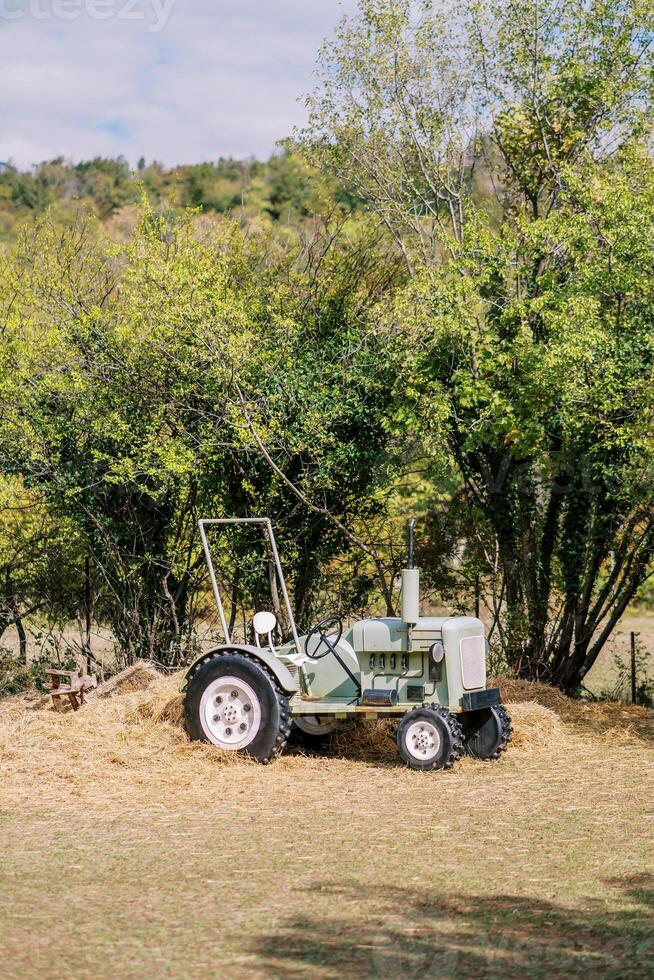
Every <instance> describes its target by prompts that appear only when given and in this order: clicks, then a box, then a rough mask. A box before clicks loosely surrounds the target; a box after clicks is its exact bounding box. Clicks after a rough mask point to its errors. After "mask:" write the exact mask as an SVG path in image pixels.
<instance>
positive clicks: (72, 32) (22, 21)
mask: <svg viewBox="0 0 654 980" xmlns="http://www.w3.org/2000/svg"><path fill="white" fill-rule="evenodd" d="M54 3H58V4H60V5H61V7H60V8H56V7H53V4H54ZM169 3H170V0H0V84H1V85H2V91H3V95H4V98H3V111H2V115H1V117H0V160H8V159H11V160H13V161H14V162H15V163H16V164H17V165H19V166H21V167H27V166H30V165H31V164H33V163H37V162H39V161H41V160H46V159H51V158H52V157H54V156H57V155H63V156H66V157H71V158H73V159H76V160H79V159H86V158H89V157H92V156H96V155H103V156H116V155H118V154H123V155H124V156H125V157H127V159H128V160H130V162H132V163H134V162H135V161H136V160H137V159H138V158H139V157H140V156H141V155H143V156H145V157H146V158H147V159H149V160H152V159H158V160H161V161H162V162H164V163H166V164H169V165H170V164H175V163H184V162H193V161H197V160H206V159H215V158H217V157H218V156H221V155H223V156H228V155H233V156H238V157H243V156H248V155H251V154H252V155H255V156H259V157H263V156H267V155H268V154H269V153H270V152H271V151H272V150H273V149H274V145H275V143H276V141H277V140H279V139H282V138H283V137H285V136H288V135H289V134H290V132H291V130H292V128H293V126H294V125H295V124H297V123H299V122H301V121H302V119H303V108H302V105H301V103H299V102H298V97H299V96H301V95H303V94H304V93H305V92H306V91H307V90H308V89H310V88H311V84H312V83H311V71H312V68H313V66H314V62H315V56H316V52H317V49H318V46H319V44H320V42H321V41H322V39H323V38H324V37H325V36H326V35H329V34H330V33H331V32H332V30H333V28H334V26H335V24H336V23H337V21H338V19H339V18H340V16H341V14H342V12H343V10H346V11H351V10H352V9H354V7H355V0H343V3H338V2H337V0H174V3H173V6H172V9H171V12H170V16H169V18H168V20H167V22H166V25H165V27H164V29H163V30H161V31H159V32H156V31H153V30H152V29H151V28H153V27H154V26H156V25H157V23H158V22H159V19H161V14H160V13H157V11H159V12H161V11H165V10H166V5H167V4H169ZM89 4H92V5H93V6H92V7H89V6H88V5H89ZM126 4H129V7H127V6H126ZM66 5H68V6H66ZM103 5H104V6H103ZM153 5H156V6H153ZM57 9H59V10H63V11H65V12H68V13H69V14H70V13H73V12H75V11H77V14H78V16H77V19H75V20H62V19H61V18H59V17H55V16H53V12H54V10H57ZM121 10H122V12H123V13H124V12H125V11H129V12H131V13H132V15H136V14H140V15H141V19H138V20H137V19H125V18H124V17H119V16H117V15H118V13H119V12H120V11H121ZM12 11H16V12H17V13H19V14H20V16H18V17H15V19H3V13H4V14H5V15H6V14H11V12H12ZM36 11H39V12H40V17H41V19H39V18H37V17H36V16H35V15H34V13H35V12H36ZM89 11H91V12H93V11H101V12H103V13H105V14H106V13H111V17H109V18H108V19H106V20H98V19H94V17H91V16H89ZM47 14H49V15H50V16H49V17H47V18H46V17H45V16H44V15H47Z"/></svg>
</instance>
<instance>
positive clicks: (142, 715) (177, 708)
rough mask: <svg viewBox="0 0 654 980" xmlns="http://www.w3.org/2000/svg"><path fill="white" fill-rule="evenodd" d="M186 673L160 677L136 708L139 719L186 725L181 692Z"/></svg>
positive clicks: (181, 672)
mask: <svg viewBox="0 0 654 980" xmlns="http://www.w3.org/2000/svg"><path fill="white" fill-rule="evenodd" d="M183 678H184V672H183V671H180V672H179V673H177V674H172V675H169V676H168V677H162V676H161V675H158V676H157V678H156V679H155V682H154V683H153V684H151V685H150V687H149V688H148V691H147V694H146V696H145V697H143V698H142V699H141V700H139V702H138V704H137V705H136V707H135V709H134V710H135V713H136V717H137V719H149V720H151V721H166V722H169V723H170V724H171V725H180V726H182V725H183V724H184V695H183V694H182V693H181V691H180V687H181V684H182V680H183Z"/></svg>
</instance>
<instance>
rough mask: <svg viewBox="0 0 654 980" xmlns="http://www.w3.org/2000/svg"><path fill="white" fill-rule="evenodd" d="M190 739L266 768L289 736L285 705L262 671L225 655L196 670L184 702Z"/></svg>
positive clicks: (259, 666) (269, 676) (245, 657)
mask: <svg viewBox="0 0 654 980" xmlns="http://www.w3.org/2000/svg"><path fill="white" fill-rule="evenodd" d="M184 717H185V720H186V728H187V731H188V733H189V735H190V736H191V738H192V739H197V740H199V741H202V742H212V743H213V744H214V745H217V746H218V748H220V749H224V750H225V751H228V752H242V753H243V754H245V755H249V756H251V757H252V758H254V759H257V760H258V761H259V762H270V760H271V759H272V758H274V757H275V756H276V755H279V753H280V752H281V751H282V749H283V748H284V746H285V745H286V742H287V740H288V736H289V732H290V730H291V723H290V712H289V707H288V700H287V698H286V695H285V694H284V693H283V691H281V690H280V688H279V686H278V685H277V682H276V680H275V678H274V677H273V676H272V674H270V673H269V672H268V670H267V669H266V667H265V666H264V665H263V664H262V663H260V662H258V661H257V660H255V659H254V658H252V657H249V656H248V655H246V654H242V653H226V654H220V655H216V656H214V657H212V658H211V659H210V660H206V661H205V662H204V663H202V664H200V665H199V666H198V667H197V669H196V670H195V671H194V672H193V674H192V675H191V677H190V679H189V682H188V687H187V689H186V698H185V701H184Z"/></svg>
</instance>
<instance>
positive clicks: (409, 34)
mask: <svg viewBox="0 0 654 980" xmlns="http://www.w3.org/2000/svg"><path fill="white" fill-rule="evenodd" d="M652 23H654V6H653V5H652V3H651V2H650V0H627V2H622V0H602V2H595V0H573V2H571V3H568V4H559V3H556V2H554V0H516V2H507V3H502V4H500V5H497V4H492V3H489V2H485V0H481V2H475V3H464V4H461V5H457V7H456V8H455V9H454V8H451V7H449V6H448V7H445V5H441V4H438V5H435V4H432V3H430V2H427V0H424V2H411V0H362V2H361V3H360V8H359V14H358V16H357V17H355V18H354V19H349V20H348V19H345V20H344V21H343V23H342V24H341V27H340V29H339V31H338V33H337V37H336V39H335V41H334V42H331V43H329V44H327V45H326V46H325V48H324V49H323V52H322V57H321V62H320V74H321V79H320V84H319V87H318V89H317V90H316V92H315V93H314V94H313V95H312V96H311V97H310V98H309V100H308V104H309V109H310V122H309V125H308V127H307V128H306V130H305V131H304V132H303V133H302V134H301V141H302V143H303V146H304V151H305V153H306V155H307V157H308V158H309V159H310V160H311V161H312V162H313V163H314V164H316V165H318V166H320V167H322V168H323V169H324V170H325V171H326V172H327V173H330V174H332V175H334V176H335V177H336V178H337V179H338V180H339V181H342V182H343V183H345V184H346V186H350V187H351V188H352V189H353V190H354V191H355V192H356V193H357V194H358V195H360V196H361V197H362V198H363V199H364V200H365V201H366V202H367V206H368V208H369V209H370V210H371V211H372V212H373V213H374V214H375V215H376V216H377V217H378V220H379V221H380V222H381V223H382V224H383V226H384V227H385V228H386V230H387V232H388V233H389V234H390V236H391V237H392V239H393V241H394V243H395V245H396V247H397V249H398V251H399V252H400V254H401V255H402V256H403V259H404V262H405V265H406V269H407V273H408V275H409V277H410V282H409V284H408V286H407V287H406V289H405V290H404V292H403V294H402V295H399V296H398V297H397V300H396V303H395V305H394V308H393V311H392V312H391V313H390V314H389V313H388V312H386V311H381V312H380V314H379V316H380V320H381V322H382V323H383V324H384V325H385V329H386V333H387V337H388V356H389V357H391V358H393V359H395V361H396V363H397V364H398V369H397V375H398V377H400V378H401V379H402V384H401V385H400V386H399V387H398V389H397V396H398V398H397V406H396V417H395V425H396V427H397V429H398V430H402V429H404V430H405V431H406V430H408V431H412V432H413V433H414V434H416V435H418V436H421V435H422V434H423V433H424V435H425V451H426V452H428V453H433V454H434V459H435V460H437V461H438V462H437V463H435V465H434V467H433V472H434V475H435V476H436V478H437V479H440V480H441V485H442V477H441V476H440V472H439V471H440V470H442V467H443V465H444V460H443V456H442V453H443V452H445V453H446V454H448V456H449V465H450V466H451V467H454V468H455V469H456V472H457V473H458V475H459V478H460V480H461V481H462V492H463V494H464V496H465V498H466V500H467V502H468V506H469V508H470V509H471V513H473V514H474V515H475V522H476V525H477V529H478V532H479V534H480V535H481V538H482V540H481V546H480V547H479V548H476V547H469V548H468V553H469V554H473V553H476V559H475V560H476V561H477V562H479V561H481V562H482V571H483V572H484V575H485V578H486V581H487V584H488V587H489V589H491V591H492V593H493V597H494V604H495V611H496V616H495V623H494V625H495V627H496V628H497V629H498V630H499V631H500V633H501V636H502V640H503V646H504V650H505V653H506V656H507V659H508V661H509V663H510V664H511V666H512V667H513V668H514V669H515V670H516V671H517V672H518V673H519V674H521V675H523V676H529V677H540V678H544V679H548V680H551V681H554V682H555V683H558V684H560V685H561V686H562V687H564V688H565V689H566V690H573V689H575V688H576V687H577V686H578V684H579V683H580V682H581V680H582V679H583V677H584V676H585V674H586V672H587V671H588V669H589V668H590V667H591V666H592V664H593V662H594V660H595V659H596V657H597V654H598V653H599V651H600V649H601V648H602V645H603V644H604V642H605V641H606V639H607V637H608V635H609V634H610V632H611V630H612V629H613V627H614V626H615V624H616V623H617V621H618V619H619V617H620V615H621V614H622V613H623V612H624V610H625V608H626V606H627V603H628V602H629V601H630V599H631V598H632V597H633V595H634V594H635V592H636V591H637V589H638V587H639V586H640V585H641V583H642V582H643V580H644V579H645V578H646V576H647V575H648V574H649V570H650V567H651V560H652V555H653V551H654V508H653V506H652V500H653V491H654V485H653V483H652V469H651V462H652V460H651V454H652V448H653V444H652V440H651V413H652V377H651V372H652V354H653V349H652V331H651V325H652V316H653V314H654V305H653V296H652V291H651V269H652V260H653V258H654V253H652V245H651V242H652V230H653V226H652V221H653V220H654V198H653V197H652V189H653V187H654V183H653V173H652V163H651V159H650V157H649V155H648V153H647V150H646V141H647V138H648V136H649V134H650V133H651V127H652V121H653V113H652V107H653V95H654V58H653V44H654V35H653V33H652ZM406 379H408V383H407V380H406ZM407 394H408V395H409V397H408V398H407V397H406V395H407ZM434 418H436V419H438V420H442V423H443V424H442V425H441V426H440V429H439V431H436V432H434V425H433V421H434ZM439 434H440V438H439ZM446 465H447V464H446ZM469 533H470V531H468V534H469ZM470 544H471V542H470V540H469V541H468V545H470Z"/></svg>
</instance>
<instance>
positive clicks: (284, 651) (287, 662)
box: [185, 518, 511, 770]
mask: <svg viewBox="0 0 654 980" xmlns="http://www.w3.org/2000/svg"><path fill="white" fill-rule="evenodd" d="M228 524H232V525H233V524H259V525H261V527H262V529H263V531H264V534H265V535H266V538H267V553H268V554H269V555H270V560H271V562H272V563H273V564H274V576H273V578H274V577H275V576H276V582H277V584H278V585H279V587H280V588H281V595H282V597H283V601H284V605H285V609H286V614H287V616H288V623H289V627H290V635H291V639H290V641H289V642H287V643H285V644H283V645H279V646H277V645H276V644H275V642H274V636H275V633H276V630H277V619H276V617H275V615H274V614H273V613H271V612H267V611H263V610H262V611H259V612H256V613H255V614H254V616H253V617H252V623H251V629H252V634H253V640H254V642H253V643H235V642H232V639H231V637H230V630H229V629H228V625H227V621H226V617H225V612H224V608H223V603H222V598H221V593H220V588H219V586H218V582H217V578H216V573H215V569H214V565H213V561H212V556H211V552H210V548H209V544H208V540H207V528H208V527H210V526H214V525H228ZM200 535H201V539H202V544H203V548H204V552H205V556H206V559H207V564H208V567H209V575H210V579H211V585H212V589H213V593H214V596H215V600H216V605H217V607H218V614H219V616H220V621H221V625H222V632H223V635H224V637H225V642H224V643H223V644H222V645H221V646H218V647H215V648H214V649H212V650H209V651H207V652H206V653H203V654H202V656H200V657H198V659H197V660H196V661H195V663H194V664H193V665H192V666H191V668H190V669H189V671H188V673H187V675H186V687H185V691H186V693H185V720H186V726H187V729H188V732H189V734H190V736H191V738H194V739H199V740H202V741H204V742H212V743H213V744H214V745H217V746H219V747H220V748H221V749H225V750H228V751H232V752H242V753H244V754H247V755H249V756H251V757H253V758H255V759H257V760H259V761H260V762H264V763H267V762H270V761H271V760H272V759H274V758H275V756H277V755H279V754H280V752H282V751H283V749H284V747H285V746H286V743H287V741H288V739H289V736H291V735H292V734H293V735H294V736H295V737H298V738H300V739H302V740H304V741H305V742H306V741H309V742H312V743H313V744H317V743H320V742H322V741H323V740H325V739H328V738H329V737H330V736H331V735H332V733H334V732H335V731H337V730H339V729H346V728H347V727H348V725H349V724H350V723H351V721H352V719H375V718H388V717H392V718H397V719H398V722H399V723H398V726H397V747H398V752H399V754H400V756H401V758H402V759H403V760H404V762H405V763H407V764H408V765H409V766H411V767H412V768H414V769H422V770H431V769H449V768H450V767H451V766H453V765H454V763H455V762H456V761H457V760H458V759H460V758H461V756H462V755H463V754H467V755H471V756H474V757H475V758H477V759H497V758H499V756H500V754H501V753H502V752H503V751H504V750H505V749H506V747H507V745H508V743H509V741H510V739H511V719H510V717H509V715H508V713H507V711H506V709H505V707H504V706H503V705H502V704H501V703H500V692H499V689H498V688H487V687H486V640H485V636H484V627H483V624H482V623H481V621H480V620H479V619H475V618H473V617H471V616H421V615H420V595H419V571H418V569H417V568H415V567H414V562H413V521H410V522H409V549H408V551H409V553H408V562H407V568H405V569H404V571H403V572H402V591H401V605H402V609H401V613H402V615H401V616H400V617H398V618H395V617H384V618H379V619H362V620H359V621H358V622H355V623H353V624H352V625H350V626H345V625H344V624H343V622H342V620H341V619H340V617H339V616H327V617H326V618H325V619H322V620H321V621H320V622H319V623H316V625H315V626H314V627H313V628H312V629H310V630H309V632H308V633H307V634H306V635H304V636H299V635H298V632H297V628H296V625H295V619H294V617H293V610H292V608H291V604H290V601H289V597H288V592H287V589H286V582H285V580H284V573H283V571H282V567H281V563H280V560H279V554H278V551H277V545H276V542H275V536H274V534H273V529H272V525H271V523H270V521H269V520H268V519H267V518H226V519H220V520H203V521H200Z"/></svg>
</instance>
